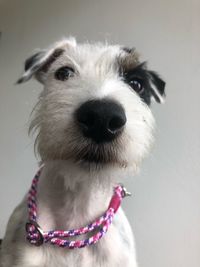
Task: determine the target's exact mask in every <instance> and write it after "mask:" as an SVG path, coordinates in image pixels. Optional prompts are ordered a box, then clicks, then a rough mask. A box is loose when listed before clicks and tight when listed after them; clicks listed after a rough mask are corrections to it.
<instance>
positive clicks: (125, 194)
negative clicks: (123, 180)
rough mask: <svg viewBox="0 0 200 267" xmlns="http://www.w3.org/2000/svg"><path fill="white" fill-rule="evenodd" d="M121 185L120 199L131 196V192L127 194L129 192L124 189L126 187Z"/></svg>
mask: <svg viewBox="0 0 200 267" xmlns="http://www.w3.org/2000/svg"><path fill="white" fill-rule="evenodd" d="M120 185H121V187H122V190H123V191H122V194H123V195H122V197H130V196H131V195H132V194H131V192H129V191H127V189H126V187H125V186H123V184H120Z"/></svg>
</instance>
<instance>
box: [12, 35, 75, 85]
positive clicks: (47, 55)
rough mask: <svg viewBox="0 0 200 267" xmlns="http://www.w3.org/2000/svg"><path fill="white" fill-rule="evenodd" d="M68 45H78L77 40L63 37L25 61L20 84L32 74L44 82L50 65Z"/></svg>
mask: <svg viewBox="0 0 200 267" xmlns="http://www.w3.org/2000/svg"><path fill="white" fill-rule="evenodd" d="M66 46H74V47H75V46H76V40H75V39H74V38H69V39H63V40H62V41H60V42H57V43H55V44H54V45H53V46H51V47H50V48H49V49H46V50H40V51H38V52H37V53H35V54H34V55H32V56H31V57H29V58H28V59H26V61H25V66H24V73H23V75H22V77H21V78H19V80H18V81H17V83H18V84H20V83H23V82H26V81H28V80H29V79H30V78H32V76H35V78H36V79H37V80H38V81H39V82H41V83H44V81H45V78H46V75H45V74H46V73H47V71H48V69H49V67H50V65H51V64H52V63H53V62H54V61H55V60H56V59H57V58H58V57H60V56H61V55H62V54H63V53H64V51H65V48H66Z"/></svg>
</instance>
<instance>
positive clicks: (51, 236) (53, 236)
mask: <svg viewBox="0 0 200 267" xmlns="http://www.w3.org/2000/svg"><path fill="white" fill-rule="evenodd" d="M41 171H42V168H40V169H39V171H38V172H37V173H36V175H35V176H34V178H33V181H32V184H31V188H30V190H29V193H28V214H29V222H27V223H26V233H27V240H28V241H29V242H30V243H31V244H32V245H35V246H40V245H42V244H44V243H50V244H52V245H56V246H59V247H65V248H69V249H74V248H83V247H85V246H89V245H92V244H95V243H96V242H98V241H99V240H100V239H101V238H102V237H103V236H104V235H105V234H106V232H107V231H108V228H109V226H110V225H111V223H112V221H113V218H114V215H115V213H116V212H117V210H118V208H119V207H120V205H121V201H122V199H123V198H124V197H125V196H129V195H130V193H129V192H127V190H126V189H125V187H123V186H122V185H117V186H116V187H115V188H114V193H113V196H112V198H111V201H110V203H109V206H108V209H107V210H106V212H105V213H104V214H103V215H102V216H101V217H99V218H98V219H96V220H95V221H94V222H92V223H90V224H88V225H86V226H85V227H81V228H79V229H72V230H67V231H63V230H51V231H43V230H42V229H41V227H40V226H39V225H38V223H37V201H36V195H37V185H38V181H39V177H40V174H41ZM94 230H97V232H96V233H95V234H94V235H92V236H91V237H89V238H87V239H82V240H75V241H69V240H67V239H66V238H68V237H76V236H80V235H83V234H87V233H91V232H92V231H94Z"/></svg>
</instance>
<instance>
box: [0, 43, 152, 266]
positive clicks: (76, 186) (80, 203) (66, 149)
mask: <svg viewBox="0 0 200 267" xmlns="http://www.w3.org/2000/svg"><path fill="white" fill-rule="evenodd" d="M57 47H62V48H63V49H64V50H65V52H64V53H63V54H62V55H61V56H60V57H59V58H58V59H56V60H55V62H53V63H52V65H51V66H50V68H49V69H48V72H47V73H45V74H44V76H43V80H42V81H43V83H44V90H43V91H42V93H41V96H40V98H39V103H38V105H37V106H36V109H35V110H36V111H35V118H34V120H33V122H32V124H31V129H32V128H33V129H36V131H37V132H38V137H37V140H36V147H37V148H38V151H39V153H40V156H41V158H42V161H43V163H45V167H44V169H43V172H42V175H41V179H40V182H39V188H38V223H39V225H40V226H41V228H42V229H44V230H50V229H66V230H67V229H71V228H76V227H81V226H84V225H86V224H87V223H89V222H91V221H93V220H94V219H95V218H97V217H98V216H100V215H101V214H102V213H103V212H105V210H106V209H107V207H108V204H109V201H110V199H111V196H112V191H113V186H114V185H115V184H116V183H118V182H120V181H123V177H124V176H126V175H128V173H132V174H133V173H135V172H136V171H137V169H138V167H139V165H140V162H141V160H142V159H143V158H144V156H145V155H146V154H147V152H148V151H149V149H150V146H151V143H152V132H153V127H154V119H153V116H152V114H151V111H150V109H149V107H148V106H147V105H146V104H145V103H143V102H142V101H141V100H140V98H139V96H138V95H137V94H136V93H135V92H134V91H133V90H131V88H130V87H129V86H128V85H126V84H125V83H124V82H123V81H122V80H121V79H120V77H119V75H118V69H117V67H116V64H115V63H116V62H115V60H116V57H122V56H124V52H122V51H121V49H120V46H108V45H102V44H97V45H90V44H83V45H76V42H75V41H74V40H71V41H69V40H64V41H62V42H59V43H57V44H56V45H54V46H53V47H52V48H51V49H50V50H48V51H47V52H46V54H45V55H44V57H43V58H42V59H40V60H41V62H43V61H45V60H46V58H48V57H49V56H50V55H51V54H52V53H53V51H54V49H56V48H57ZM65 65H69V66H71V67H73V68H74V69H75V75H74V77H72V78H70V79H69V80H67V81H65V82H63V81H58V80H56V79H55V78H54V73H55V71H56V70H57V69H58V68H59V67H61V66H65ZM33 74H34V73H31V69H29V70H28V71H27V72H26V73H25V74H24V75H23V78H24V79H25V80H27V79H29V78H30V76H32V75H33ZM102 98H109V99H112V100H114V101H117V102H119V103H120V104H121V105H122V106H123V107H124V109H125V113H126V117H127V123H126V125H125V129H124V131H123V134H122V135H121V136H120V137H119V140H118V142H117V143H116V144H117V145H113V144H108V145H105V149H110V150H112V151H114V153H115V157H116V158H115V161H114V162H108V163H107V164H104V165H101V166H100V167H99V168H96V167H97V166H93V165H92V164H85V163H84V162H82V161H81V160H80V161H78V162H75V156H76V152H77V151H79V150H81V149H83V148H84V147H87V146H88V145H90V141H89V140H85V138H84V137H83V136H82V134H81V133H80V131H79V130H78V128H77V125H76V123H75V122H74V117H73V114H74V111H75V110H76V109H77V108H78V107H79V106H80V105H81V104H82V103H84V102H85V101H87V100H90V99H102ZM129 201H132V200H131V199H130V200H129ZM26 205H27V203H26V197H25V198H24V200H23V201H22V203H21V204H20V206H19V207H18V208H17V209H16V210H15V211H14V213H13V215H12V216H11V219H10V221H9V224H8V227H7V232H6V235H5V238H4V242H3V247H2V251H1V256H0V257H1V258H0V267H47V266H48V267H55V266H59V267H64V266H70V267H86V266H87V267H92V266H95V267H119V266H124V267H136V266H137V264H136V256H135V249H134V242H133V236H132V232H131V228H130V225H129V223H128V221H127V219H126V217H125V215H124V213H123V211H122V210H121V209H120V210H119V212H118V213H117V215H116V217H115V219H114V222H113V224H112V226H111V227H110V229H109V231H108V233H107V234H106V236H105V237H104V238H103V239H102V240H101V241H100V242H99V243H97V244H96V245H94V246H92V247H87V248H83V249H79V250H78V249H76V250H67V249H63V248H57V247H52V246H51V245H48V244H45V245H43V246H41V247H39V248H38V247H34V246H32V245H30V244H29V243H28V242H27V241H26V240H25V231H24V225H25V223H26V221H27V220H28V216H27V208H26Z"/></svg>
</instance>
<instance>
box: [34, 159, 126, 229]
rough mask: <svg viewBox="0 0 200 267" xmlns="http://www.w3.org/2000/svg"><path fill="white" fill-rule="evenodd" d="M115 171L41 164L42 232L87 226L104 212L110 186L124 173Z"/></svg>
mask: <svg viewBox="0 0 200 267" xmlns="http://www.w3.org/2000/svg"><path fill="white" fill-rule="evenodd" d="M111 170H112V171H111ZM119 170H120V169H117V171H116V172H115V169H113V167H112V168H109V167H105V168H103V167H102V168H101V169H98V170H97V169H95V168H90V169H89V168H83V167H81V166H79V165H78V164H74V163H72V162H70V161H48V162H45V165H44V168H43V171H42V174H41V177H40V181H39V185H38V195H37V199H38V215H39V216H38V223H39V224H40V225H41V227H42V228H43V229H44V230H51V229H63V230H65V229H71V228H77V227H80V226H84V225H86V224H87V223H90V222H91V221H93V220H94V219H96V218H97V217H98V216H100V215H101V214H102V213H103V212H105V210H106V209H107V207H108V204H109V201H110V199H111V197H112V194H113V187H114V185H115V184H116V183H118V182H120V178H123V177H122V173H123V172H124V171H123V170H121V171H119ZM123 175H124V174H123Z"/></svg>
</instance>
